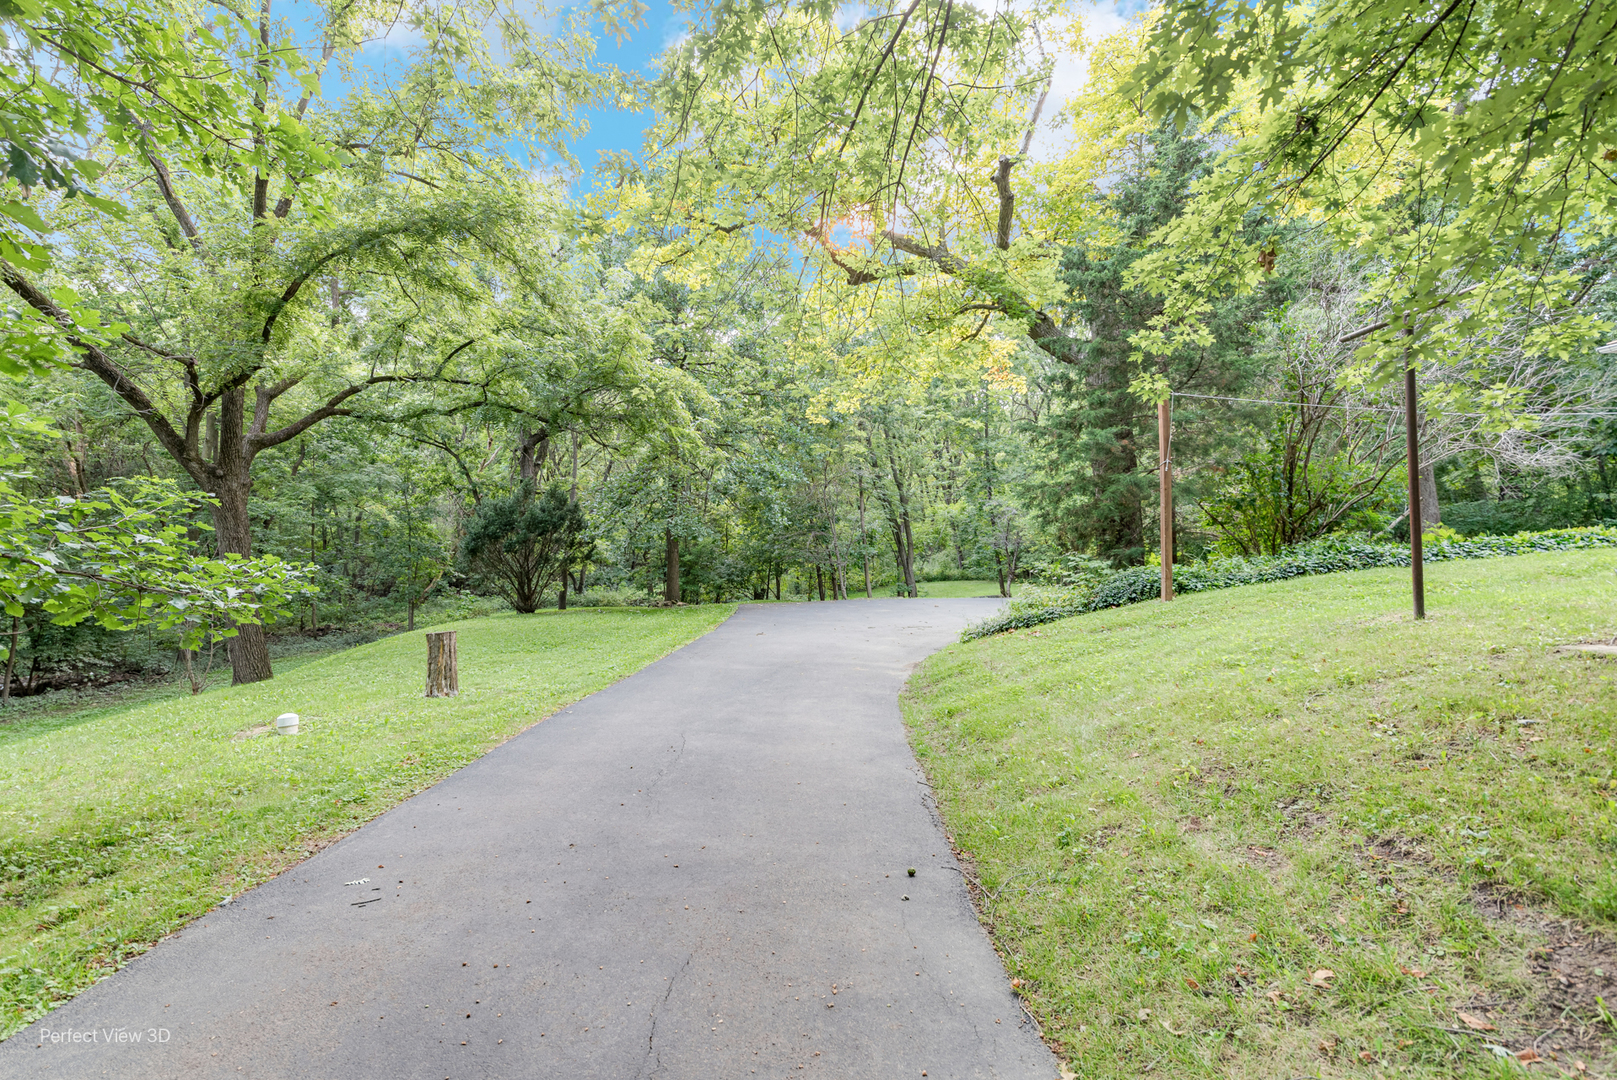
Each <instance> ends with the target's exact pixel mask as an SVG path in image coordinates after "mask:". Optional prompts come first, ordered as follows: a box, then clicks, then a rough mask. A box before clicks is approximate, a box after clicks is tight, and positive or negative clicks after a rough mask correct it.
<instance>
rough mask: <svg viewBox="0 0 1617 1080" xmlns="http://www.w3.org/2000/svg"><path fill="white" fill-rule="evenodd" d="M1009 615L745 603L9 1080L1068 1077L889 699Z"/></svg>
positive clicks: (21, 1049) (147, 980)
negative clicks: (989, 926)
mask: <svg viewBox="0 0 1617 1080" xmlns="http://www.w3.org/2000/svg"><path fill="white" fill-rule="evenodd" d="M998 603H999V601H997V600H991V599H984V600H897V599H892V600H849V601H841V602H836V603H813V604H794V605H754V606H748V607H743V608H741V609H740V610H739V611H737V613H736V614H735V616H733V617H732V618H731V619H730V620H729V621H727V622H726V623H724V624H723V625H722V626H720V627H719V628H718V629H717V630H715V631H713V632H712V633H710V634H708V635H707V636H706V637H703V638H701V639H699V640H698V641H696V642H693V643H692V644H690V645H688V646H686V647H685V648H683V649H681V650H679V651H678V652H676V653H674V654H673V655H671V656H669V657H667V658H665V659H663V660H662V661H660V662H658V663H656V664H654V665H652V666H651V667H649V668H646V669H645V670H643V671H641V672H639V673H638V674H636V675H634V676H632V677H630V678H628V679H625V680H623V681H622V682H620V683H618V684H617V685H615V686H612V687H610V688H608V689H606V690H603V691H601V692H600V693H598V694H595V695H594V696H592V697H590V698H587V699H585V700H584V701H582V702H579V703H578V704H577V705H575V706H573V707H571V708H569V709H566V710H564V711H562V712H560V713H558V714H557V715H555V716H553V717H551V718H550V719H548V720H546V721H545V722H543V723H541V724H538V725H536V726H535V727H533V728H531V729H529V730H528V731H526V732H524V733H523V734H521V735H519V736H517V737H516V738H514V739H512V740H511V741H509V742H507V743H506V744H504V745H503V746H501V747H499V748H497V749H496V750H494V751H493V752H491V753H489V754H488V755H487V756H485V757H483V758H481V759H479V760H478V761H476V762H474V763H473V764H471V765H469V766H467V767H466V768H464V769H462V770H460V771H459V772H457V773H455V774H454V775H452V776H450V777H449V778H447V779H446V780H444V781H443V782H442V783H440V784H438V785H437V786H435V787H433V788H431V789H430V790H428V791H426V792H424V793H423V794H421V795H419V796H417V797H415V798H413V799H411V800H409V801H408V802H406V803H404V804H402V805H401V806H399V807H397V808H396V809H394V810H392V811H390V812H389V813H387V814H384V815H382V816H381V817H380V818H378V819H377V820H375V821H374V822H372V823H371V824H369V825H367V826H365V827H364V828H363V829H361V830H359V831H358V832H357V833H355V834H353V835H352V836H349V837H347V838H346V839H344V840H342V841H341V842H339V843H337V844H334V845H332V846H331V847H329V848H327V849H326V850H325V851H323V852H321V853H320V854H319V855H317V856H315V857H314V858H312V859H310V860H309V861H308V862H306V863H303V864H302V865H300V866H298V867H296V868H295V869H294V870H292V871H289V872H287V873H286V874H284V875H282V876H281V877H279V878H277V879H275V880H274V881H271V882H269V883H268V884H266V885H263V886H262V887H260V888H258V889H255V890H253V891H252V892H250V893H248V894H246V895H244V896H242V897H241V898H240V899H239V900H237V901H236V902H235V903H233V904H231V905H229V906H228V907H224V908H221V909H219V910H217V911H215V912H213V913H212V914H210V915H208V916H207V917H206V918H204V919H202V920H199V921H198V922H197V923H195V924H193V925H192V926H191V927H189V928H187V929H186V930H185V931H184V932H183V933H181V934H178V935H176V936H175V937H173V938H171V939H169V940H167V941H164V942H162V943H161V944H159V945H158V946H157V947H156V948H155V949H153V950H152V951H151V952H149V953H148V954H146V955H145V956H143V957H141V958H140V959H138V960H136V961H134V962H133V963H132V964H130V965H129V966H128V967H127V968H125V969H124V970H123V971H120V972H118V973H117V974H116V975H114V976H112V977H111V978H109V979H107V980H105V981H103V982H101V983H99V984H97V985H96V986H94V987H92V988H91V989H89V990H88V991H86V992H85V993H83V994H81V995H80V996H79V997H77V998H76V999H74V1000H73V1001H71V1002H68V1003H67V1004H66V1005H64V1006H63V1007H61V1008H60V1009H57V1010H56V1011H55V1012H53V1013H51V1014H50V1015H49V1016H47V1017H45V1018H44V1019H42V1020H40V1021H39V1022H38V1023H36V1024H34V1025H33V1026H31V1027H29V1028H26V1029H24V1030H23V1031H21V1032H19V1033H18V1034H17V1035H15V1036H13V1037H12V1038H11V1039H9V1040H7V1041H6V1042H5V1043H3V1044H0V1076H5V1077H29V1078H41V1080H43V1078H45V1077H72V1078H75V1080H81V1078H86V1077H97V1076H103V1075H105V1076H110V1077H116V1078H119V1080H134V1078H137V1077H184V1078H186V1080H191V1078H197V1077H248V1078H277V1080H281V1078H292V1077H320V1078H327V1077H329V1078H333V1080H335V1078H339V1077H340V1078H356V1077H379V1078H386V1080H401V1078H406V1077H410V1078H415V1077H420V1078H427V1080H437V1078H439V1077H443V1078H446V1080H461V1078H463V1077H493V1078H524V1080H530V1078H548V1077H557V1078H567V1080H585V1078H597V1077H599V1078H611V1080H629V1078H647V1080H651V1078H659V1080H728V1078H750V1077H753V1076H757V1077H782V1076H792V1077H813V1076H823V1077H828V1078H830V1077H834V1078H837V1080H845V1078H864V1077H870V1078H877V1077H879V1078H881V1080H893V1078H904V1077H919V1076H923V1075H924V1076H927V1077H929V1078H937V1080H946V1078H964V1077H1006V1078H1018V1080H1021V1078H1029V1080H1055V1078H1056V1077H1057V1075H1058V1069H1057V1065H1056V1061H1055V1058H1054V1057H1053V1056H1052V1055H1051V1054H1050V1052H1049V1051H1048V1050H1047V1049H1046V1048H1045V1046H1044V1045H1043V1043H1042V1042H1041V1041H1040V1040H1039V1038H1038V1036H1037V1033H1036V1032H1035V1031H1034V1030H1033V1027H1032V1024H1031V1021H1030V1020H1029V1019H1028V1017H1027V1016H1026V1015H1025V1014H1024V1013H1023V1012H1022V1010H1021V1009H1020V1007H1019V1006H1018V1004H1017V1001H1016V999H1015V997H1014V995H1013V994H1012V992H1011V989H1010V985H1009V983H1008V981H1007V978H1006V976H1005V973H1004V970H1003V968H1002V967H1001V965H1000V962H999V960H998V958H997V957H996V956H995V954H994V951H993V949H992V947H991V946H990V944H989V941H988V939H987V937H986V936H985V934H984V932H983V930H982V929H981V927H980V926H979V924H978V922H977V919H976V917H975V915H974V914H973V912H972V909H971V906H970V904H969V902H968V900H967V896H966V891H965V888H964V886H963V884H962V882H961V879H960V874H959V872H958V869H957V868H956V866H955V863H954V860H953V859H952V857H951V855H950V849H949V845H948V843H947V842H946V840H945V837H944V835H943V832H942V829H941V826H940V824H939V823H938V821H937V818H936V816H935V815H934V813H933V811H932V808H931V803H930V798H929V794H928V789H927V788H926V786H925V784H924V783H923V782H922V777H921V775H920V772H919V769H918V768H917V766H916V763H915V759H914V757H913V756H912V754H911V753H910V750H909V747H908V745H907V744H906V742H905V739H904V733H903V729H902V725H901V723H900V718H899V710H898V704H897V696H898V692H899V689H900V687H901V686H902V685H903V682H904V680H905V678H906V677H907V676H908V674H909V672H910V670H911V669H912V668H913V666H914V665H915V663H917V662H918V661H919V660H921V659H922V658H923V657H925V656H926V655H927V654H929V653H931V652H933V651H935V650H936V649H938V648H941V647H942V646H944V645H946V644H948V643H949V642H951V641H953V640H954V639H955V636H956V634H957V633H958V631H959V629H960V628H961V627H962V626H963V625H964V624H965V623H967V622H970V621H974V620H976V619H979V618H981V617H983V616H984V615H986V614H988V613H989V612H990V611H991V610H992V609H993V608H994V607H995V606H996V605H997V604H998ZM911 867H913V868H914V869H915V876H914V877H910V876H909V875H908V870H909V869H910V868H911Z"/></svg>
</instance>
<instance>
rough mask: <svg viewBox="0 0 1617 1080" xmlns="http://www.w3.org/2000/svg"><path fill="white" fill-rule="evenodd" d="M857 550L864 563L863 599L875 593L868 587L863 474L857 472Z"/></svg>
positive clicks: (868, 564)
mask: <svg viewBox="0 0 1617 1080" xmlns="http://www.w3.org/2000/svg"><path fill="white" fill-rule="evenodd" d="M859 551H860V553H861V554H862V555H863V556H864V563H865V599H866V600H869V599H870V598H871V597H873V596H875V595H876V594H875V593H874V592H872V591H871V588H870V544H869V543H868V538H867V537H866V536H865V474H864V473H860V474H859Z"/></svg>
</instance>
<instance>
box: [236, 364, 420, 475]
mask: <svg viewBox="0 0 1617 1080" xmlns="http://www.w3.org/2000/svg"><path fill="white" fill-rule="evenodd" d="M414 381H416V379H415V377H414V376H410V375H372V376H371V377H370V378H368V379H366V380H365V381H364V382H360V383H355V384H353V385H352V386H345V387H343V388H342V389H341V390H339V391H337V392H336V393H335V394H333V395H331V397H329V398H327V399H326V403H325V404H324V405H321V406H320V407H319V408H317V409H313V410H311V411H309V412H307V413H305V414H304V415H303V416H302V417H300V418H299V419H297V420H294V421H292V422H291V423H290V424H288V425H286V426H285V427H283V428H280V429H278V430H276V431H269V432H266V431H254V432H251V433H249V434H248V436H247V453H248V456H249V457H252V456H255V455H257V454H258V452H259V451H260V450H268V449H269V448H270V447H272V446H279V445H281V444H282V443H284V442H287V441H288V440H290V439H295V438H297V437H298V436H299V435H302V434H303V433H304V432H305V431H308V430H309V429H310V428H312V427H314V426H315V425H316V424H318V423H320V421H322V420H329V419H331V418H332V417H333V416H351V415H353V410H352V409H345V408H343V402H345V401H347V400H348V399H349V398H351V397H354V396H355V395H356V394H363V393H364V392H365V391H367V390H369V389H370V388H371V387H373V386H380V385H382V384H383V383H395V382H414ZM254 426H255V427H256V426H257V419H256V417H255V419H254Z"/></svg>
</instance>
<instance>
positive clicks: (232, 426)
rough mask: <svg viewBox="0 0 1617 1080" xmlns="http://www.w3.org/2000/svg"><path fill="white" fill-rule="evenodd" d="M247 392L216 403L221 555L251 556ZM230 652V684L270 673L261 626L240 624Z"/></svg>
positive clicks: (231, 392) (217, 538)
mask: <svg viewBox="0 0 1617 1080" xmlns="http://www.w3.org/2000/svg"><path fill="white" fill-rule="evenodd" d="M246 399H247V392H246V390H244V389H243V388H241V387H237V388H236V389H234V390H227V391H226V392H225V394H224V396H223V397H222V398H221V399H220V403H219V428H220V431H219V455H218V457H216V458H215V459H214V467H213V495H214V497H215V498H216V499H218V500H219V504H218V505H217V506H215V507H214V508H213V528H214V533H213V535H214V540H215V542H216V543H217V544H218V548H219V554H221V555H240V556H242V557H243V558H251V557H252V554H253V533H252V520H251V518H249V516H248V510H247V493H248V492H249V491H250V490H251V489H252V486H253V482H252V476H251V474H250V473H249V471H248V470H249V468H250V467H251V462H250V461H249V460H248V458H247V455H246V453H245V450H246V447H245V446H244V445H243V437H244V436H245V434H246V431H245V428H246V424H245V420H246ZM226 648H227V650H228V651H229V653H230V682H231V685H232V686H240V685H241V684H242V683H254V682H262V681H264V680H265V679H272V678H274V677H275V672H274V671H273V670H272V669H271V668H270V657H269V641H268V640H267V639H266V638H265V637H264V628H263V627H262V626H260V625H257V624H252V623H249V624H244V625H241V626H238V627H237V629H236V636H235V637H232V638H230V639H229V643H228V644H227V646H226Z"/></svg>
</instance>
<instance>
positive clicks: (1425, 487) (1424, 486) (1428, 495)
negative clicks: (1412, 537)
mask: <svg viewBox="0 0 1617 1080" xmlns="http://www.w3.org/2000/svg"><path fill="white" fill-rule="evenodd" d="M1442 520H1443V515H1442V512H1441V508H1440V507H1439V506H1438V504H1437V470H1436V469H1434V468H1433V467H1432V466H1431V465H1429V464H1428V465H1422V466H1421V467H1420V524H1421V531H1422V532H1426V531H1427V530H1429V529H1435V528H1436V527H1437V526H1438V525H1439V524H1440V523H1441V522H1442Z"/></svg>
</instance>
